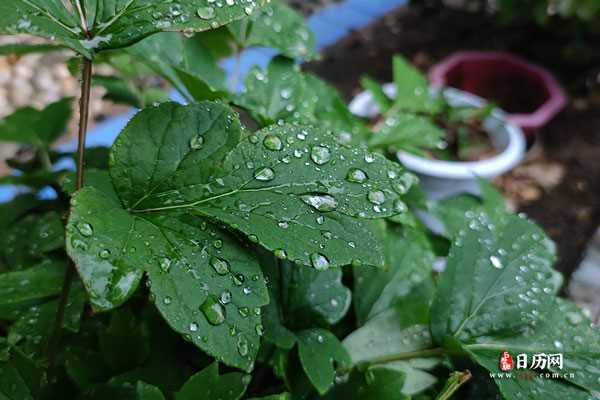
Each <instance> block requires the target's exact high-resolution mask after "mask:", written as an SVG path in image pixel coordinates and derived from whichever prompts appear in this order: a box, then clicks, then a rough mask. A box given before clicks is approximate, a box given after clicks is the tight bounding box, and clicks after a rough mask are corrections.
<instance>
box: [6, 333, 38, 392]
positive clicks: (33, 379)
mask: <svg viewBox="0 0 600 400" xmlns="http://www.w3.org/2000/svg"><path fill="white" fill-rule="evenodd" d="M0 351H1V352H2V353H3V357H2V358H1V359H0V397H1V398H2V399H3V400H4V399H7V400H34V399H37V398H39V397H38V396H39V394H40V390H41V386H42V383H43V381H44V379H46V376H45V372H44V371H43V370H42V369H40V368H39V367H38V366H37V365H35V363H34V362H33V361H31V360H30V359H29V358H27V357H26V356H25V355H23V354H22V353H21V352H20V351H19V350H17V349H14V348H11V349H9V348H7V347H6V343H5V342H4V339H0ZM4 354H6V357H4Z"/></svg>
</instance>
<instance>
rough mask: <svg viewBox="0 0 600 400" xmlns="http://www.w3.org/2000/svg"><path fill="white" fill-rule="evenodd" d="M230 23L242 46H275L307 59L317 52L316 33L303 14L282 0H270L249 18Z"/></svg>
mask: <svg viewBox="0 0 600 400" xmlns="http://www.w3.org/2000/svg"><path fill="white" fill-rule="evenodd" d="M227 27H228V28H229V30H230V32H231V33H232V34H233V36H234V37H235V38H236V40H237V41H238V43H240V45H241V46H242V47H250V46H268V47H273V48H275V49H277V50H278V51H279V52H280V53H281V54H282V55H284V56H287V57H290V58H301V59H305V60H308V59H312V58H315V57H316V55H317V53H316V51H315V36H314V34H313V33H312V31H311V30H310V28H309V27H308V26H307V25H306V23H305V20H304V17H303V16H302V15H300V14H298V13H297V12H296V11H295V10H294V9H292V8H291V7H289V6H287V5H286V4H285V3H284V2H283V1H281V0H271V2H270V3H269V4H268V5H267V6H266V7H265V8H264V9H263V10H261V11H260V12H257V13H254V14H253V15H252V16H250V18H249V19H247V20H241V21H238V22H234V23H233V24H230V25H228V26H227Z"/></svg>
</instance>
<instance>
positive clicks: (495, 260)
mask: <svg viewBox="0 0 600 400" xmlns="http://www.w3.org/2000/svg"><path fill="white" fill-rule="evenodd" d="M490 263H492V267H494V268H496V269H502V268H503V267H504V266H503V265H502V261H500V259H499V258H498V257H496V256H490Z"/></svg>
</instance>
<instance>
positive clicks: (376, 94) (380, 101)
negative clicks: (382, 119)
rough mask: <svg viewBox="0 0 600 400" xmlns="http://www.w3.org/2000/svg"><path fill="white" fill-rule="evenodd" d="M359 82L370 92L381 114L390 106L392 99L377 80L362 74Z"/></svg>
mask: <svg viewBox="0 0 600 400" xmlns="http://www.w3.org/2000/svg"><path fill="white" fill-rule="evenodd" d="M360 84H361V85H362V87H363V88H364V89H365V90H367V91H369V92H371V95H373V100H375V103H376V104H377V106H378V107H379V110H380V113H381V114H384V113H386V112H387V111H388V110H389V109H390V108H391V107H392V100H391V99H390V98H389V97H388V96H387V94H385V92H384V91H383V88H382V87H381V85H380V84H379V83H378V82H376V81H374V80H373V79H371V78H369V77H366V76H364V77H362V78H361V79H360Z"/></svg>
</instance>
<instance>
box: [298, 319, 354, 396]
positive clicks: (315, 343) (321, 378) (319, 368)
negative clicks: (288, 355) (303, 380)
mask: <svg viewBox="0 0 600 400" xmlns="http://www.w3.org/2000/svg"><path fill="white" fill-rule="evenodd" d="M298 354H299V356H300V362H301V363H302V368H303V369H304V372H305V373H306V375H308V378H309V379H310V382H311V383H312V384H313V386H314V387H315V388H316V389H317V390H318V392H319V393H320V394H324V393H326V392H327V391H328V390H329V389H330V388H331V386H333V383H334V378H335V368H334V367H335V366H339V367H340V368H346V367H349V366H350V357H349V356H348V353H347V352H346V350H345V349H344V347H343V346H342V344H341V343H340V342H339V341H338V339H337V338H336V337H335V336H334V335H333V334H332V333H331V332H329V331H327V330H324V329H309V330H305V331H301V332H299V333H298Z"/></svg>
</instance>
